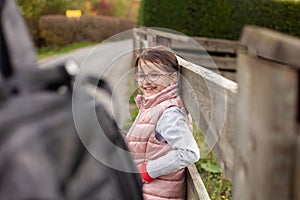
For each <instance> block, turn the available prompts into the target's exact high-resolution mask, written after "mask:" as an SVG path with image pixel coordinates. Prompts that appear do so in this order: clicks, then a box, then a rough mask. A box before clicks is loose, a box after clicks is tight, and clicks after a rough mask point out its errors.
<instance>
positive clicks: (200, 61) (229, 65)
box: [176, 51, 237, 71]
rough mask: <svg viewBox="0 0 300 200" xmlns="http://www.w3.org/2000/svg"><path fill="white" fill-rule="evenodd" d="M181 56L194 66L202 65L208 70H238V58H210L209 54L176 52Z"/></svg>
mask: <svg viewBox="0 0 300 200" xmlns="http://www.w3.org/2000/svg"><path fill="white" fill-rule="evenodd" d="M176 53H177V54H178V55H179V56H181V57H182V58H184V59H185V60H188V61H189V62H192V63H194V64H197V65H200V66H202V67H205V68H208V69H210V70H215V69H225V70H232V71H235V70H236V68H237V67H236V58H234V57H221V56H210V55H209V54H207V53H206V54H205V53H204V54H203V55H199V54H192V53H186V52H180V51H177V52H176Z"/></svg>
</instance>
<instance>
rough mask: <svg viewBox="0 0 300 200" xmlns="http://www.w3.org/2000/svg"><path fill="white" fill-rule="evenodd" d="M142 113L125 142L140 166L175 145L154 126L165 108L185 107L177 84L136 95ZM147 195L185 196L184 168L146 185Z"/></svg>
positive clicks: (150, 196)
mask: <svg viewBox="0 0 300 200" xmlns="http://www.w3.org/2000/svg"><path fill="white" fill-rule="evenodd" d="M135 100H136V104H137V106H138V108H139V114H138V116H137V118H136V120H135V122H134V124H133V125H132V127H131V129H130V130H129V132H128V134H127V135H126V142H127V144H128V147H129V149H130V151H131V152H132V154H133V158H134V161H135V163H136V165H137V168H138V169H139V168H140V165H141V163H143V162H148V161H150V160H154V159H157V158H159V157H161V156H163V155H165V154H167V153H168V152H169V151H170V150H172V148H171V147H170V146H169V145H168V144H167V143H165V142H160V141H158V140H157V139H156V138H155V127H156V124H157V122H158V119H159V117H160V116H161V114H162V113H163V111H164V110H165V109H167V108H169V107H171V106H177V107H179V108H181V109H182V110H184V111H185V109H184V106H183V103H182V100H181V99H180V97H179V96H178V89H177V85H172V86H169V87H168V88H165V89H164V90H162V91H161V92H160V93H158V94H155V95H153V96H151V97H149V98H148V97H144V96H141V95H139V96H137V97H136V99H135ZM143 192H144V198H145V199H161V200H163V199H177V200H179V199H185V169H181V170H178V171H175V172H172V173H170V174H167V175H163V176H160V177H157V178H156V179H154V180H153V181H152V182H150V183H145V184H144V186H143Z"/></svg>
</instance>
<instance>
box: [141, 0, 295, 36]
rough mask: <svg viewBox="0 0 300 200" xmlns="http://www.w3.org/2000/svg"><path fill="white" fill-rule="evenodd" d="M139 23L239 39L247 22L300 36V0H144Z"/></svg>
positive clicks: (194, 33)
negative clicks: (296, 0) (297, 0)
mask: <svg viewBox="0 0 300 200" xmlns="http://www.w3.org/2000/svg"><path fill="white" fill-rule="evenodd" d="M138 20H139V21H138V23H139V24H140V25H142V26H148V27H163V28H169V29H173V30H176V31H179V32H182V33H184V34H187V35H191V36H204V37H213V38H224V39H232V40H236V39H238V38H239V36H240V33H241V31H242V28H243V26H244V25H246V24H252V25H257V26H263V27H267V28H271V29H274V30H277V31H280V32H284V33H287V34H290V35H294V36H298V37H300V3H299V2H295V1H272V0H239V1H236V0H222V1H220V0H209V1H207V0H186V1H181V0H142V1H141V6H140V11H139V18H138Z"/></svg>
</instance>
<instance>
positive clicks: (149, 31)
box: [134, 27, 189, 41]
mask: <svg viewBox="0 0 300 200" xmlns="http://www.w3.org/2000/svg"><path fill="white" fill-rule="evenodd" d="M134 31H135V32H138V33H141V34H144V35H154V36H161V37H165V38H170V39H172V40H180V41H188V40H189V37H188V36H186V35H183V34H179V33H178V32H175V31H173V32H170V31H171V30H169V29H154V28H147V27H141V28H134Z"/></svg>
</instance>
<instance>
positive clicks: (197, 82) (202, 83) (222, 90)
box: [178, 57, 237, 178]
mask: <svg viewBox="0 0 300 200" xmlns="http://www.w3.org/2000/svg"><path fill="white" fill-rule="evenodd" d="M178 61H179V64H180V65H181V66H182V68H181V73H182V77H181V80H180V81H181V82H180V85H181V87H182V88H181V91H182V94H181V95H182V98H183V101H184V102H185V107H186V108H187V110H188V111H189V112H190V113H191V115H192V117H193V120H194V121H195V122H196V123H197V125H198V126H199V128H200V129H201V131H202V132H203V134H204V135H205V139H206V141H207V143H208V145H209V147H210V148H211V149H212V150H213V153H214V155H215V156H216V157H217V159H218V162H219V164H220V166H221V167H222V168H223V170H224V171H225V174H226V175H227V176H228V177H229V178H232V177H233V176H232V175H233V162H234V148H235V147H234V146H235V144H234V122H235V99H236V95H237V84H236V83H234V82H233V81H230V80H228V79H225V78H224V77H222V76H220V75H218V74H216V73H214V72H212V71H210V70H207V69H205V68H202V67H199V66H197V65H195V64H192V63H190V62H187V61H185V60H184V59H182V58H180V57H178Z"/></svg>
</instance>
